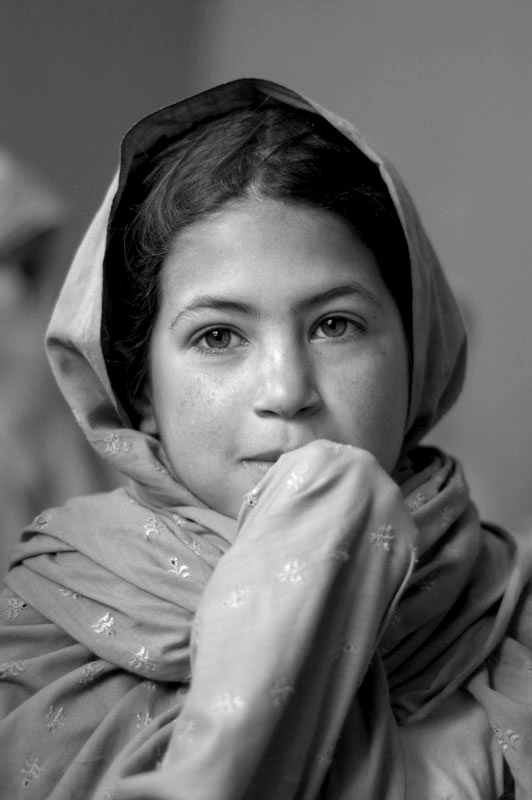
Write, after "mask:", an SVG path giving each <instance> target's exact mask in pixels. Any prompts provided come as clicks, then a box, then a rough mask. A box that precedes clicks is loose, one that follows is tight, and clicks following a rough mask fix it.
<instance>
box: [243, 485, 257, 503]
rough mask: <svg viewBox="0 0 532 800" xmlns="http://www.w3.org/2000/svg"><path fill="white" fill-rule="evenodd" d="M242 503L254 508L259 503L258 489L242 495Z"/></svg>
mask: <svg viewBox="0 0 532 800" xmlns="http://www.w3.org/2000/svg"><path fill="white" fill-rule="evenodd" d="M244 502H245V503H246V505H248V506H256V505H257V503H258V502H259V492H258V489H257V488H256V487H255V488H254V489H252V490H251V491H250V492H248V493H247V494H245V495H244Z"/></svg>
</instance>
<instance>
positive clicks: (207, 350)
mask: <svg viewBox="0 0 532 800" xmlns="http://www.w3.org/2000/svg"><path fill="white" fill-rule="evenodd" d="M329 321H334V322H344V323H345V324H346V326H347V327H348V328H349V326H352V327H353V328H354V329H355V330H354V331H352V332H351V333H343V334H341V335H339V336H315V335H314V334H315V332H316V331H317V330H318V329H319V328H320V326H321V325H324V324H325V323H326V322H329ZM366 330H367V329H366V326H365V325H364V324H363V323H361V322H357V321H355V320H352V319H349V318H348V317H345V316H343V315H341V314H328V315H326V316H325V317H322V319H320V320H319V321H318V322H317V323H316V325H315V326H314V327H313V328H312V330H311V339H312V340H314V341H316V340H318V341H320V342H328V343H331V344H341V343H345V342H346V341H353V340H354V339H358V338H359V337H360V336H362V335H363V334H364V333H366ZM216 332H218V333H226V332H227V333H229V334H230V336H236V337H238V338H239V339H240V342H241V344H240V345H237V346H244V347H246V346H247V345H248V342H247V341H246V339H245V338H244V337H243V336H241V335H240V334H239V333H237V332H236V331H235V330H233V329H232V328H231V327H229V326H228V325H216V326H213V327H212V328H209V329H208V330H206V331H204V332H203V333H202V334H201V335H200V336H198V338H197V339H195V340H194V341H193V342H192V345H191V346H192V348H193V349H194V350H197V351H199V352H200V353H201V354H202V355H207V356H222V355H226V354H227V353H228V352H231V351H232V350H234V349H235V348H234V347H219V348H218V347H205V346H203V345H201V344H200V342H201V341H202V340H204V339H205V338H206V337H207V336H208V335H209V334H212V333H216Z"/></svg>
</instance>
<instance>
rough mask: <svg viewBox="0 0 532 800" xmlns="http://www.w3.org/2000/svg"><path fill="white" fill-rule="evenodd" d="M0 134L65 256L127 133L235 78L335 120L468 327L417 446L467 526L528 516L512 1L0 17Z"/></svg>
mask: <svg viewBox="0 0 532 800" xmlns="http://www.w3.org/2000/svg"><path fill="white" fill-rule="evenodd" d="M0 9H1V14H2V19H1V22H0V30H1V33H0V37H1V39H0V52H1V53H2V55H1V56H0V58H1V59H2V87H1V88H2V112H1V113H2V123H1V133H0V140H2V141H3V142H4V143H7V144H10V145H11V146H13V147H14V148H15V149H16V150H17V151H18V152H19V153H20V154H21V155H23V156H26V157H27V158H28V159H29V160H30V161H31V162H32V163H33V164H35V165H36V166H38V167H39V168H40V170H41V171H42V172H43V173H44V174H45V175H46V176H47V177H49V178H50V179H51V180H52V181H53V182H54V183H55V185H56V186H57V187H58V188H60V189H62V190H63V191H64V192H65V193H66V195H67V197H68V199H69V200H70V202H71V205H72V209H73V213H72V219H71V224H70V228H69V232H68V237H67V241H66V243H65V257H66V253H67V252H68V255H70V251H71V250H72V248H73V246H74V241H75V240H77V238H79V234H80V231H81V229H82V228H83V227H84V225H85V224H86V223H87V221H88V219H89V216H90V215H91V213H92V212H93V210H94V209H95V207H96V204H97V202H99V200H100V198H101V196H102V193H103V192H102V189H103V187H104V185H105V184H106V182H107V181H108V179H109V177H110V175H111V173H112V170H113V168H114V164H115V157H116V152H117V144H118V141H119V138H120V136H121V135H122V133H123V132H124V130H125V129H126V128H127V126H128V125H129V124H130V123H132V122H134V121H135V120H136V118H137V117H138V116H140V115H142V114H143V113H145V112H148V111H150V110H152V109H153V108H155V107H157V106H158V105H162V104H164V103H167V102H170V101H172V100H174V99H176V98H177V97H179V96H181V95H182V94H187V93H190V92H195V91H197V90H200V89H202V88H204V87H206V86H207V85H210V84H213V83H217V82H221V81H224V80H229V79H232V78H234V77H238V76H250V75H257V76H261V77H268V78H270V79H273V80H278V81H279V82H281V83H286V84H287V85H289V86H291V87H292V88H294V89H296V90H298V91H300V92H302V93H303V94H307V95H310V96H312V97H313V98H315V99H316V100H318V101H319V102H321V103H322V104H324V105H327V106H329V107H330V108H332V109H333V110H335V111H337V112H338V113H341V114H343V115H344V116H347V117H348V118H350V119H351V120H353V121H354V122H355V124H356V125H357V126H358V127H360V128H361V129H362V130H363V132H364V133H365V135H366V136H367V137H368V138H369V139H370V140H371V141H372V142H373V143H374V144H376V145H377V146H378V147H379V148H380V149H381V150H384V151H385V152H387V153H388V154H389V155H390V156H391V157H392V160H393V161H394V162H395V164H396V165H397V166H398V168H399V169H400V171H401V172H402V174H403V177H404V178H405V179H406V182H407V184H408V185H409V187H410V189H411V191H412V193H413V195H414V197H415V199H416V200H417V202H418V205H419V206H420V207H421V211H422V216H423V219H424V221H425V224H426V227H427V228H428V230H429V232H430V234H431V236H432V239H433V241H434V243H435V246H436V249H437V251H438V252H439V254H440V257H441V259H442V261H443V263H444V265H445V267H446V269H447V272H448V274H449V275H450V277H451V280H452V282H453V283H454V285H455V287H456V289H457V291H458V293H459V295H460V297H461V299H462V302H463V305H464V309H465V312H466V316H467V319H468V322H469V324H470V327H471V333H472V348H471V359H470V371H469V377H468V382H467V385H466V389H465V392H464V395H463V398H462V400H461V401H460V403H459V404H458V406H457V408H456V409H455V411H453V412H452V413H451V414H450V415H449V417H448V418H447V420H446V421H445V422H444V423H443V424H442V425H441V426H440V429H439V431H437V432H436V434H435V438H436V440H437V441H440V442H443V443H444V444H445V445H446V446H447V447H448V448H449V449H451V450H452V451H454V452H456V453H457V454H458V455H459V456H460V457H461V458H462V459H463V460H464V462H465V465H466V468H468V470H469V474H470V478H471V482H472V485H473V493H474V497H475V498H476V499H477V500H478V502H479V505H480V506H481V508H482V511H483V514H484V515H485V516H492V517H496V518H498V519H504V520H508V519H512V518H514V517H519V516H523V515H525V514H528V513H532V459H531V458H530V453H531V451H532V425H531V423H530V416H531V410H532V348H531V346H530V340H531V339H532V322H531V315H530V304H531V299H532V269H531V256H532V247H531V244H530V236H529V229H530V223H531V216H530V212H531V206H532V204H531V200H532V156H531V148H530V132H531V130H532V103H531V94H530V87H531V85H532V59H531V58H530V39H531V33H532V4H531V3H529V2H528V0H507V1H506V2H504V3H502V2H500V0H446V2H445V3H441V2H439V0H327V2H323V0H268V2H264V0H211V2H208V1H207V0H196V1H195V2H188V3H187V2H185V0H183V1H182V2H179V1H178V0H171V1H169V2H167V1H166V0H150V2H149V3H146V2H143V1H142V0H91V2H83V0H77V2H74V3H72V2H70V1H69V0H63V1H61V0H47V2H46V3H42V2H39V1H38V0H34V1H33V2H32V1H31V0H23V1H22V2H21V0H12V2H3V3H0Z"/></svg>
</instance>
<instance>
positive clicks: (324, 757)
mask: <svg viewBox="0 0 532 800" xmlns="http://www.w3.org/2000/svg"><path fill="white" fill-rule="evenodd" d="M332 760H333V751H332V750H325V751H324V752H323V753H318V755H317V756H316V761H317V762H318V764H320V765H321V766H323V767H330V766H331V764H332Z"/></svg>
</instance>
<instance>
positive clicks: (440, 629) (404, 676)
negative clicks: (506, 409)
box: [0, 79, 532, 800]
mask: <svg viewBox="0 0 532 800" xmlns="http://www.w3.org/2000/svg"><path fill="white" fill-rule="evenodd" d="M260 98H275V99H276V100H277V101H278V102H281V103H285V104H287V105H288V106H292V107H298V108H302V109H306V110H307V111H310V112H312V113H315V114H317V115H321V116H323V117H324V118H325V119H326V120H328V121H329V122H330V123H331V124H332V125H333V126H334V127H335V128H336V129H337V130H339V131H340V132H341V133H342V134H343V135H344V136H345V137H347V139H349V140H350V141H351V142H352V143H353V144H354V145H355V146H356V147H357V148H359V150H360V151H361V152H362V153H363V154H364V155H365V156H366V157H367V158H368V159H369V160H370V161H371V162H373V163H374V164H375V165H376V166H377V167H378V169H379V171H380V174H381V176H382V179H383V181H384V183H385V185H386V187H387V188H388V191H389V194H390V196H391V198H392V200H393V202H394V204H395V208H396V211H397V214H398V216H399V219H400V221H401V224H402V226H403V230H404V235H405V239H406V242H407V245H408V253H409V259H410V281H411V331H410V347H411V383H410V401H409V410H408V420H407V431H406V436H405V442H404V447H403V452H404V455H405V458H404V459H403V460H402V462H401V469H400V470H399V471H398V473H397V475H396V476H395V477H396V478H397V482H396V481H393V480H392V479H391V478H390V477H389V476H387V475H386V474H385V473H384V472H383V471H382V470H381V469H380V468H379V467H378V465H376V463H375V461H374V459H372V457H370V456H369V454H366V453H364V452H363V451H357V450H356V449H355V450H352V449H350V448H343V447H342V446H335V445H334V444H333V443H330V442H314V443H311V444H310V445H308V446H307V447H306V448H305V449H304V450H305V453H304V454H303V455H302V454H301V453H298V452H297V451H295V452H294V453H291V454H286V455H285V456H283V457H282V458H281V459H280V460H279V462H278V464H277V465H276V466H275V467H274V468H273V469H272V470H270V472H269V473H268V475H267V476H266V477H265V478H264V480H263V481H262V482H261V484H260V486H259V487H258V488H257V491H256V493H255V494H253V493H252V494H251V496H250V497H248V501H247V503H246V504H244V506H243V511H242V513H241V516H240V518H239V521H238V525H237V523H236V522H235V521H234V520H230V519H227V518H225V517H223V516H222V515H221V514H219V513H217V512H216V511H214V510H212V509H209V508H206V507H205V506H203V505H202V504H201V503H200V502H199V501H198V499H197V498H195V497H194V496H193V495H192V494H191V492H190V491H189V490H188V489H187V488H186V487H185V486H184V485H183V484H182V483H181V482H180V481H178V480H177V479H176V477H175V476H174V475H173V474H172V473H171V470H169V468H168V465H167V461H166V458H165V455H164V452H162V449H161V445H160V443H159V442H158V440H157V439H156V438H154V437H152V436H149V435H147V434H145V433H143V432H141V431H139V430H137V429H135V428H134V427H132V426H131V424H130V421H129V419H128V416H127V414H126V412H125V411H124V409H123V408H122V406H121V404H120V402H119V401H118V399H117V397H118V396H119V392H117V391H116V389H117V387H113V386H111V383H110V380H109V374H108V370H107V368H106V364H105V359H104V355H103V352H102V341H101V332H102V324H103V323H104V322H105V320H103V313H104V310H105V309H104V308H103V301H102V298H103V295H104V284H105V281H106V278H105V274H104V270H109V269H112V268H113V265H112V263H110V259H108V258H107V257H106V256H107V253H108V252H109V240H110V237H115V236H119V235H120V231H118V230H117V229H116V227H115V225H114V220H115V218H116V216H117V214H118V212H119V209H120V208H121V203H122V200H123V198H124V196H125V192H126V188H127V186H128V181H130V180H131V179H132V175H134V173H135V165H138V162H139V161H142V160H143V159H145V158H150V156H151V154H152V153H154V152H156V151H157V149H158V148H160V147H163V146H164V144H165V143H166V142H167V141H169V140H172V139H176V138H178V137H179V136H180V135H181V133H184V132H186V131H187V130H189V129H190V127H191V126H192V125H194V124H195V123H197V122H199V121H201V120H203V119H205V118H207V117H210V116H214V115H216V114H217V113H222V112H227V111H230V110H234V109H238V108H244V107H246V106H248V105H250V104H252V103H257V101H258V100H260ZM465 341H466V340H465V332H464V328H463V324H462V320H461V317H460V313H459V311H458V308H457V305H456V303H455V300H454V298H453V296H452V293H451V291H450V289H449V287H448V284H447V282H446V280H445V278H444V276H443V273H442V271H441V268H440V265H439V263H438V260H437V258H436V256H435V253H434V251H433V249H432V247H431V245H430V242H429V241H428V239H427V236H426V234H425V232H424V230H423V227H422V224H421V222H420V219H419V216H418V214H417V212H416V210H415V208H414V206H413V203H412V201H411V199H410V197H409V195H408V193H407V191H406V189H405V188H404V186H403V184H402V182H401V179H400V178H399V176H398V175H397V173H396V172H395V170H394V169H393V167H392V166H391V165H390V164H389V163H388V162H387V161H386V160H385V159H383V158H382V157H381V156H379V155H378V154H377V153H375V151H374V150H373V149H372V148H371V147H370V146H369V145H368V144H367V143H366V142H365V141H364V139H363V138H362V137H361V136H360V134H359V133H358V132H357V131H356V130H355V129H354V128H353V127H352V126H351V125H350V124H348V123H347V122H345V121H344V120H341V119H340V118H338V117H336V116H335V115H334V114H331V113H330V112H328V111H326V110H325V109H323V108H321V107H320V106H318V105H317V104H315V103H313V102H312V101H310V100H306V99H304V98H302V97H301V96H299V95H297V94H296V93H294V92H292V91H290V90H289V89H286V88H284V87H281V86H278V85H276V84H272V83H270V82H267V81H263V80H255V79H244V80H237V81H233V82H232V83H229V84H225V85H223V86H219V87H216V88H214V89H211V90H209V91H206V92H204V93H202V94H199V95H197V96H195V97H193V98H190V99H188V100H185V101H182V102H180V103H177V104H175V105H172V106H169V107H168V108H165V109H162V110H161V111H157V112H155V113H154V114H152V115H150V116H148V117H146V118H145V119H143V120H142V121H141V122H139V123H138V124H137V125H135V126H134V127H133V128H132V129H131V130H130V131H129V133H128V134H127V135H126V137H125V139H124V142H123V144H122V151H121V162H120V170H119V173H118V175H117V176H116V177H115V179H114V180H113V182H112V185H111V187H110V189H109V191H108V193H107V196H106V198H105V200H104V202H103V205H102V207H101V208H100V210H99V212H98V213H97V215H96V217H95V219H94V221H93V223H92V224H91V226H90V228H89V231H88V233H87V235H86V237H85V239H84V241H83V242H82V244H81V246H80V248H79V251H78V253H77V254H76V257H75V259H74V262H73V265H72V268H71V271H70V273H69V275H68V277H67V280H66V283H65V285H64V288H63V291H62V293H61V296H60V298H59V300H58V303H57V306H56V309H55V312H54V315H53V318H52V321H51V324H50V328H49V331H48V337H47V347H48V352H49V356H50V359H51V363H52V367H53V370H54V373H55V375H56V378H57V380H58V383H59V385H60V387H61V389H62V391H63V393H64V395H65V397H66V398H67V400H68V402H69V404H70V406H71V408H72V410H73V413H74V415H75V416H76V419H77V420H78V422H79V424H80V425H81V427H82V428H83V430H84V432H85V434H86V435H87V437H88V439H89V440H90V441H91V443H92V444H93V446H94V447H95V448H96V450H97V451H98V452H99V453H100V454H101V455H102V456H103V457H104V458H105V459H108V460H110V461H112V462H113V463H114V464H115V465H116V466H117V468H118V469H120V470H121V472H122V473H123V474H124V475H126V476H127V477H128V478H130V480H131V485H130V487H129V488H128V489H120V490H117V491H116V492H113V493H110V494H107V495H101V496H95V497H88V498H78V499H76V500H74V501H72V502H71V503H69V504H67V505H66V506H65V507H64V508H63V509H52V510H50V511H46V512H43V514H42V515H40V516H39V517H38V518H37V520H35V522H34V524H33V525H32V526H31V527H30V528H28V529H27V530H26V532H25V533H24V535H23V538H22V541H21V544H20V546H19V548H18V550H17V551H16V553H15V555H14V558H13V569H12V571H11V573H10V575H9V576H8V580H7V583H8V586H9V587H10V589H11V590H12V592H14V593H16V594H9V595H7V596H6V598H5V599H4V601H3V603H4V617H5V619H6V626H8V627H9V626H10V627H11V628H12V629H13V631H15V633H16V635H15V633H14V634H13V639H11V638H9V639H7V638H6V641H7V642H8V643H9V647H10V648H11V649H10V652H9V655H8V657H7V658H6V660H5V662H4V663H3V664H2V665H1V669H3V676H4V677H7V678H8V679H9V680H10V681H11V682H12V684H13V685H14V686H15V687H16V698H15V699H10V701H9V704H10V705H9V708H8V711H9V715H8V716H7V718H6V721H5V722H4V723H0V732H1V733H2V735H3V734H4V733H5V737H3V738H4V740H5V741H10V742H14V741H16V739H17V736H18V737H20V738H19V742H20V741H21V739H22V737H24V742H23V744H17V745H16V746H15V745H13V748H14V751H13V753H12V754H11V756H12V757H10V762H12V763H13V764H15V766H14V767H13V770H12V771H11V772H10V773H9V775H8V776H7V777H6V778H5V781H6V785H9V787H10V791H11V794H10V796H12V797H16V796H17V795H16V792H17V791H19V789H20V786H21V785H22V786H23V787H24V790H25V791H27V790H28V789H32V791H34V792H35V794H34V795H33V796H35V797H44V796H46V797H50V798H53V800H59V798H63V797H66V796H69V795H68V792H69V791H70V789H72V790H73V791H74V790H75V791H77V792H78V794H81V795H82V796H84V797H87V798H88V797H99V798H102V800H103V798H104V797H108V798H110V797H116V798H124V800H134V798H146V797H150V798H152V799H153V800H155V798H173V799H174V800H178V798H185V797H186V798H187V800H192V799H194V800H199V798H205V800H207V799H208V800H212V799H213V798H214V797H216V798H217V800H224V798H227V800H230V799H231V800H235V798H237V797H241V798H249V799H250V800H251V798H253V800H257V798H271V797H273V796H275V798H276V800H279V798H287V800H288V798H295V797H305V798H308V799H309V800H312V799H313V798H317V797H318V796H319V797H326V798H328V797H331V798H332V797H339V796H347V795H348V794H349V796H357V797H379V798H382V799H383V800H391V799H392V798H403V797H405V796H406V791H407V788H408V786H409V785H410V784H409V780H410V778H409V777H408V774H407V773H408V769H406V771H405V765H404V763H403V757H402V755H401V748H402V747H403V744H402V740H401V736H400V732H399V729H398V727H397V721H399V722H401V724H403V725H406V724H407V723H409V724H413V723H414V721H415V720H418V719H419V720H422V719H424V718H428V717H429V716H430V714H431V712H432V711H433V709H437V708H438V704H440V705H441V703H442V700H443V699H444V698H449V697H451V696H452V695H453V692H457V691H458V690H459V687H461V686H463V685H465V682H466V681H468V680H469V679H470V678H471V676H472V675H473V674H476V675H477V678H476V679H477V681H478V685H476V689H475V695H474V696H475V697H478V698H480V700H479V702H480V703H481V706H482V708H483V709H485V713H486V714H487V717H488V718H489V720H490V724H491V726H492V727H493V728H495V729H496V730H498V731H499V734H497V736H498V737H499V738H497V737H495V738H493V741H494V742H495V745H494V746H495V748H497V747H498V745H497V742H499V744H501V737H502V744H501V748H502V750H501V751H500V752H503V751H504V755H505V756H506V757H507V758H509V760H510V761H511V759H512V758H513V759H514V762H515V763H512V768H513V770H514V775H516V776H518V780H519V781H521V783H520V784H519V785H521V786H523V787H525V788H526V787H528V788H530V785H531V783H530V780H531V779H530V775H529V774H528V772H527V770H526V767H523V765H524V764H526V758H527V753H528V752H529V748H530V741H529V740H528V739H527V735H528V734H526V735H525V733H524V731H525V728H526V726H527V725H529V722H528V721H527V720H528V718H527V717H526V715H525V718H523V719H521V722H522V725H521V728H520V731H519V733H517V732H516V731H515V730H514V729H513V728H512V724H513V723H512V724H511V723H510V722H509V720H511V719H513V718H514V717H515V715H514V717H512V714H514V708H513V706H512V702H513V701H510V700H509V699H508V696H507V695H508V693H506V694H504V692H503V693H502V694H500V693H498V690H494V689H492V688H489V686H488V679H487V678H486V679H485V680H482V679H481V677H480V678H479V677H478V676H479V675H480V672H479V671H481V670H482V669H483V665H484V663H485V661H486V658H487V657H488V656H489V655H490V654H491V653H493V652H494V649H495V648H496V646H497V645H498V643H499V642H501V641H502V639H503V636H504V632H505V630H506V628H507V626H508V624H509V622H510V620H511V618H512V613H513V611H514V609H515V607H516V604H517V601H518V598H519V596H520V592H521V589H522V586H523V583H524V581H525V579H526V575H527V573H526V570H527V569H528V566H527V564H528V561H527V560H526V559H525V558H524V557H522V558H521V563H519V559H518V558H517V557H516V545H515V544H514V543H512V541H511V540H510V539H509V538H508V537H507V536H506V535H505V534H503V533H502V532H501V531H498V530H497V529H494V528H493V529H488V528H482V527H481V525H480V523H479V521H478V517H477V515H476V511H475V508H474V506H473V505H472V504H471V502H470V500H469V494H468V490H467V485H466V483H465V480H464V477H463V475H462V472H461V470H460V467H459V466H458V465H457V464H456V463H455V462H454V461H453V460H452V459H450V458H448V457H447V456H444V455H442V454H441V453H439V452H438V451H435V450H430V449H424V448H418V447H416V445H417V444H418V443H419V441H420V440H421V438H422V437H423V436H424V434H425V433H427V431H429V430H430V429H431V427H432V426H433V425H434V424H435V423H436V422H437V420H438V419H440V418H441V416H442V415H443V414H444V413H445V412H446V411H447V410H448V409H449V408H450V406H451V405H452V404H453V402H454V401H455V399H456V397H457V395H458V393H459V391H460V389H461V385H462V380H463V374H464V368H465V354H466V343H465ZM331 448H332V449H331ZM302 459H303V460H302ZM397 483H399V485H400V488H398V485H397ZM316 498H318V499H319V501H320V502H319V503H318V505H316ZM316 509H318V510H319V513H316ZM324 530H326V531H327V536H326V537H324V536H323V531H324ZM287 531H289V533H290V535H286V532H287ZM222 556H223V557H222ZM306 587H310V589H307V588H306ZM295 620H297V625H296V624H295V622H294V621H295ZM24 626H25V627H24ZM191 636H192V638H191ZM31 637H33V639H31ZM29 640H31V641H33V654H32V655H31V656H30V657H28V655H27V647H28V645H27V642H28V641H29ZM509 647H510V649H511V648H512V647H514V648H518V649H519V648H521V649H520V650H519V657H518V658H517V661H518V660H519V658H521V660H522V661H523V659H525V660H526V652H528V651H526V650H525V648H524V646H523V645H522V644H519V643H518V642H517V641H514V640H512V643H511V644H510V645H509ZM515 661H516V660H515V659H514V661H513V662H512V663H513V664H515ZM523 663H524V661H523ZM499 666H500V665H499ZM512 669H513V667H512ZM503 671H504V670H503ZM44 673H46V676H45V674H44ZM0 674H2V673H0ZM507 677H508V676H507V673H504V675H503V677H502V679H501V681H500V683H502V684H504V681H505V680H507ZM522 677H523V676H521V677H520V678H519V679H517V678H516V679H515V680H516V681H517V682H518V683H519V691H521V689H522V683H523V681H522V680H521V679H522ZM189 687H190V688H189ZM490 692H492V693H493V696H491V695H490ZM472 696H473V695H472ZM11 697H12V698H14V697H15V695H11ZM501 698H502V699H501ZM514 705H515V703H514ZM483 713H484V712H483ZM521 717H523V715H522V714H521ZM30 718H34V719H35V720H36V721H38V725H37V728H36V729H35V730H36V731H37V730H38V731H39V732H38V734H37V733H35V735H33V734H31V735H29V736H27V735H26V734H23V733H22V731H23V730H24V729H25V725H26V724H27V720H28V719H30ZM1 725H4V728H2V727H1ZM39 725H40V726H41V727H40V728H39ZM43 729H44V730H46V731H47V735H48V734H49V735H48V739H46V737H44V738H43V736H42V734H41V732H40V731H41V730H43ZM482 730H483V733H482V735H481V736H479V741H478V742H477V741H475V742H472V743H471V747H472V748H473V749H474V751H475V758H476V759H477V761H478V762H479V763H480V762H481V761H482V759H484V760H485V761H486V764H487V762H488V761H489V758H491V757H492V745H487V744H486V743H485V741H484V739H483V738H482V737H485V736H486V734H485V730H484V728H483V729H482ZM516 730H517V729H516ZM527 730H532V728H529V729H527ZM505 736H506V738H504V737H505ZM515 737H517V738H515ZM481 739H482V741H480V740H481ZM59 741H61V747H59V746H58V742H59ZM517 742H519V747H521V746H522V752H517V751H518V749H519V748H518V747H517V746H516V743H517ZM405 746H406V745H405ZM527 748H528V749H527ZM497 752H499V751H498V750H497ZM515 754H516V755H515ZM477 756H478V758H477ZM493 759H494V760H495V761H496V758H495V756H493ZM475 763H477V762H476V761H475ZM501 763H502V756H501V759H500V761H497V764H498V766H497V767H496V768H495V767H494V768H493V769H492V768H491V767H488V766H486V770H485V776H483V777H482V779H479V781H480V783H479V794H478V797H479V798H480V797H482V796H486V795H482V791H483V790H485V789H486V787H487V786H488V787H491V786H492V784H491V783H490V781H491V780H493V781H494V782H495V784H496V785H497V786H498V785H499V784H500V783H501V780H502V779H501V778H500V774H499V773H500V770H501ZM161 765H162V766H161ZM157 766H160V767H161V769H159V770H158V771H156V772H154V770H155V769H156V767H157ZM492 773H493V775H495V777H494V778H493V776H492ZM527 781H528V782H527ZM320 793H321V794H320ZM344 793H345V794H344ZM24 796H28V797H29V796H31V795H30V794H25V795H24ZM411 796H412V797H413V796H414V795H409V798H410V797H411ZM419 796H420V797H422V796H423V794H420V795H419ZM425 796H427V795H425ZM522 796H523V797H524V796H525V795H524V794H523V795H522Z"/></svg>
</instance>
